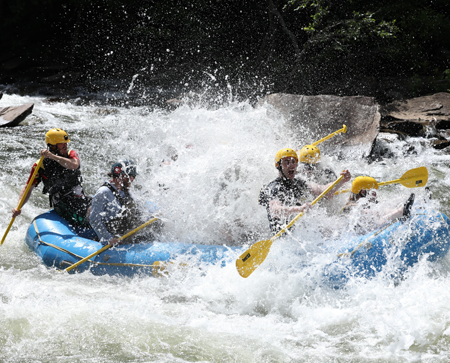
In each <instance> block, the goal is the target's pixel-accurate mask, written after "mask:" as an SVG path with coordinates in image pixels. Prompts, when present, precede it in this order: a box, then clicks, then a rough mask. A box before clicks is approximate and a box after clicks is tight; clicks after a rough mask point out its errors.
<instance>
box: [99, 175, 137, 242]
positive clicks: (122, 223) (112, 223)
mask: <svg viewBox="0 0 450 363" xmlns="http://www.w3.org/2000/svg"><path fill="white" fill-rule="evenodd" d="M103 186H105V187H107V188H108V189H109V190H110V191H111V193H113V194H114V196H115V197H116V199H117V201H118V202H119V204H120V206H121V211H120V213H119V214H118V215H117V216H116V217H115V218H112V219H110V220H108V221H105V226H106V229H107V230H108V232H109V233H111V234H112V235H123V234H125V233H126V232H127V231H128V230H130V229H131V228H132V227H133V226H134V225H135V224H136V223H135V222H136V218H137V208H136V203H135V201H134V199H133V197H132V196H131V195H130V193H129V192H128V190H124V191H123V192H124V194H125V196H124V197H123V196H122V195H120V193H119V192H118V191H117V189H115V188H114V187H113V186H112V185H111V184H110V183H104V184H103Z"/></svg>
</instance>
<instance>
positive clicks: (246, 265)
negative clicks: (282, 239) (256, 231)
mask: <svg viewBox="0 0 450 363" xmlns="http://www.w3.org/2000/svg"><path fill="white" fill-rule="evenodd" d="M272 243H273V241H271V240H270V239H268V240H264V241H259V242H256V243H255V244H254V245H252V246H251V247H250V248H249V249H248V250H247V251H245V252H244V253H243V254H242V255H240V256H239V258H238V259H237V260H236V268H237V271H238V273H239V275H241V276H242V277H249V276H250V275H251V274H252V272H253V271H255V270H256V269H257V268H258V266H259V265H261V264H262V263H263V262H264V260H265V259H266V257H267V254H268V253H269V251H270V247H271V246H272Z"/></svg>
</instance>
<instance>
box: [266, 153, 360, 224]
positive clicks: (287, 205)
mask: <svg viewBox="0 0 450 363" xmlns="http://www.w3.org/2000/svg"><path fill="white" fill-rule="evenodd" d="M297 166H298V156H297V153H296V152H295V150H293V149H289V148H286V149H281V150H279V151H278V152H277V154H276V155H275V167H276V168H277V169H278V174H279V175H278V178H276V179H275V180H274V181H272V182H271V183H269V184H268V185H266V186H265V187H263V188H262V189H261V192H260V194H259V204H261V205H262V206H264V207H266V210H267V216H268V218H269V225H270V229H271V230H272V231H273V232H278V231H279V230H281V229H282V228H283V227H285V226H286V225H287V224H288V223H289V221H290V220H291V219H292V218H293V217H295V215H297V214H299V213H300V212H306V211H307V210H308V209H309V208H310V206H311V204H310V202H312V199H313V198H314V197H315V196H319V195H320V194H321V193H322V192H323V191H325V189H326V188H327V187H328V186H329V185H331V183H329V184H327V185H321V184H317V183H314V182H312V181H306V180H304V179H302V178H298V177H297V178H296V177H295V176H296V174H297ZM341 175H343V176H344V178H343V179H342V180H341V181H340V182H339V183H338V184H337V185H336V186H335V187H334V188H333V189H332V190H331V191H329V193H328V194H327V195H326V196H325V198H332V197H333V195H334V191H336V190H337V189H339V188H340V187H341V185H342V184H343V183H345V182H347V181H349V180H350V179H351V175H350V172H349V171H348V170H344V171H343V172H342V173H341ZM307 201H309V202H307Z"/></svg>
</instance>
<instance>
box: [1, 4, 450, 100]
mask: <svg viewBox="0 0 450 363" xmlns="http://www.w3.org/2000/svg"><path fill="white" fill-rule="evenodd" d="M317 4H318V5H317ZM300 5H304V7H303V8H299V6H300ZM324 9H326V10H324ZM367 12H370V13H371V14H373V15H372V16H371V17H370V19H372V20H373V23H370V21H368V19H369V18H367V17H366V18H364V17H363V15H361V14H366V13H367ZM358 14H360V15H358ZM313 16H315V18H313ZM0 19H1V23H0V44H1V53H0V83H1V84H2V85H11V84H25V83H26V82H28V83H29V82H33V84H35V85H36V87H41V89H42V86H43V85H53V86H55V85H59V86H60V88H61V87H62V88H65V89H66V90H69V89H70V88H71V87H72V88H73V87H75V86H77V85H83V86H85V87H88V88H89V87H90V88H91V89H92V90H95V89H98V88H99V87H101V86H99V84H101V82H103V84H104V83H105V81H110V82H111V83H110V87H119V88H120V87H122V88H123V87H126V85H129V84H130V82H131V80H132V79H133V76H134V77H135V79H134V88H133V92H137V94H138V93H139V92H140V91H142V90H143V89H147V90H148V89H149V87H150V88H151V89H153V90H155V92H160V91H161V90H166V91H169V92H171V93H172V94H177V93H182V92H187V91H192V90H194V91H195V90H198V89H201V88H204V87H216V88H217V89H222V90H223V89H227V87H228V88H232V89H233V91H234V93H235V94H236V96H237V97H240V98H255V97H258V96H261V95H264V94H267V93H271V92H289V93H299V94H306V95H313V94H336V95H355V94H358V95H366V96H375V97H376V98H377V99H378V100H379V101H390V100H392V99H394V98H401V97H411V96H418V95H422V94H426V93H430V92H439V91H447V90H448V89H449V88H450V83H449V80H450V36H449V35H450V5H449V2H448V0H435V1H419V0H403V1H398V0H394V1H385V0H379V1H372V0H354V1H347V0H340V1H333V0H318V1H316V2H313V1H310V0H294V1H287V0H260V1H256V0H242V1H240V0H236V1H230V0H228V1H227V0H223V1H218V0H217V1H216V0H190V1H181V0H179V1H177V0H175V1H151V0H130V1H123V0H76V1H75V0H15V1H11V0H0ZM383 22H386V24H390V25H391V27H390V28H389V26H387V25H386V26H384V25H383ZM311 23H314V31H305V27H308V26H309V25H310V24H311ZM374 24H378V25H377V26H378V27H377V28H375V25H374ZM380 29H381V30H380ZM383 29H390V30H391V31H392V32H391V33H390V34H388V35H386V34H384V32H385V31H384V30H383ZM387 33H389V31H387ZM122 82H123V83H122ZM34 89H35V88H33V87H31V88H30V87H28V88H25V87H22V91H23V92H27V90H28V92H32V91H33V90H34ZM48 92H50V93H51V91H48Z"/></svg>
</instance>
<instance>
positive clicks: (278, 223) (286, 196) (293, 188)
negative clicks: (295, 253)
mask: <svg viewBox="0 0 450 363" xmlns="http://www.w3.org/2000/svg"><path fill="white" fill-rule="evenodd" d="M310 197H311V193H310V192H309V189H308V186H307V183H306V182H305V181H304V180H302V179H297V178H295V179H293V180H290V179H287V178H282V177H278V178H276V179H275V180H274V181H272V182H271V183H270V184H268V185H266V186H265V187H263V188H262V189H261V191H260V193H259V204H261V205H262V206H264V207H266V210H267V217H268V219H269V226H270V229H271V230H272V231H273V232H278V231H279V230H281V229H282V228H283V227H284V226H285V225H286V224H288V223H289V222H290V220H292V218H294V216H291V217H290V218H282V219H279V218H276V217H274V216H272V215H271V213H270V206H269V205H270V201H271V200H272V199H278V200H279V201H280V202H281V204H283V205H284V206H288V207H292V206H300V205H302V204H304V203H305V202H306V200H307V199H310Z"/></svg>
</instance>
